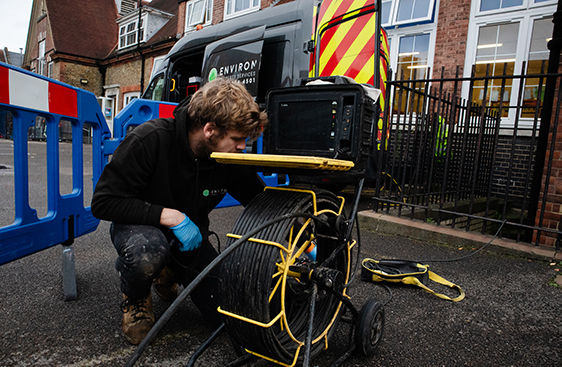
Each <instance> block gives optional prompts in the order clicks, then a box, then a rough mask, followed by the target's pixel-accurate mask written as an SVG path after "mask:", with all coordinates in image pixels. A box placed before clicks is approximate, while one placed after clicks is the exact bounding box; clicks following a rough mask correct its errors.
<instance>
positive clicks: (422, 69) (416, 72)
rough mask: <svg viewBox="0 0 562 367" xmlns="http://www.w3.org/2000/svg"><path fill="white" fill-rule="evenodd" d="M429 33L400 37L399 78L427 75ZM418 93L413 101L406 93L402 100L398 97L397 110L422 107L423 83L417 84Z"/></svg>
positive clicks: (395, 103)
mask: <svg viewBox="0 0 562 367" xmlns="http://www.w3.org/2000/svg"><path fill="white" fill-rule="evenodd" d="M429 38H430V37H429V34H422V35H416V36H407V37H402V38H400V41H399V46H398V70H397V72H398V75H397V79H399V80H400V79H402V80H412V79H416V80H417V79H423V78H426V77H427V70H428V64H427V63H428V55H429ZM416 91H417V92H416V94H415V96H414V100H413V101H412V100H411V99H410V98H409V97H406V95H403V96H402V100H399V99H396V100H395V102H394V109H395V111H400V112H401V113H406V112H414V113H418V112H420V111H417V110H418V109H419V108H420V103H419V97H420V96H421V94H420V92H421V93H423V85H422V84H421V83H418V84H417V85H416Z"/></svg>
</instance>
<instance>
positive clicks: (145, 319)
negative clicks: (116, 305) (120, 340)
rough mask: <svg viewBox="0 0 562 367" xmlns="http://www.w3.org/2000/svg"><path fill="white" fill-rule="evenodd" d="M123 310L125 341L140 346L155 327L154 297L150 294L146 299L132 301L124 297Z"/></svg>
mask: <svg viewBox="0 0 562 367" xmlns="http://www.w3.org/2000/svg"><path fill="white" fill-rule="evenodd" d="M121 310H122V311H123V333H124V335H125V339H127V341H128V342H129V343H131V344H135V345H137V344H140V342H142V340H143V339H144V337H145V336H146V334H148V332H149V331H150V329H152V326H153V325H154V313H153V312H152V296H151V295H150V294H149V295H148V297H146V298H141V299H132V298H130V297H128V296H126V295H123V302H122V303H121Z"/></svg>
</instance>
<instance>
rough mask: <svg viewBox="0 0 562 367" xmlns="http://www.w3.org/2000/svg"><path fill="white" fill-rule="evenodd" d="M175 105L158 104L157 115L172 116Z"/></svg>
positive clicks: (161, 116)
mask: <svg viewBox="0 0 562 367" xmlns="http://www.w3.org/2000/svg"><path fill="white" fill-rule="evenodd" d="M175 108H176V106H175V105H169V104H160V105H159V108H158V116H159V117H160V118H168V117H174V109H175Z"/></svg>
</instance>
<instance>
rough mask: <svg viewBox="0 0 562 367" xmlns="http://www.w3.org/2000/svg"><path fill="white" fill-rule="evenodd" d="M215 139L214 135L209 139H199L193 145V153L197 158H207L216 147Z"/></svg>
mask: <svg viewBox="0 0 562 367" xmlns="http://www.w3.org/2000/svg"><path fill="white" fill-rule="evenodd" d="M216 141H217V139H216V138H215V137H214V136H211V137H210V138H209V139H201V140H199V141H198V142H197V144H196V145H195V147H193V153H194V154H195V156H196V157H197V158H209V156H210V155H211V153H212V152H214V151H215V148H216V147H217V144H216Z"/></svg>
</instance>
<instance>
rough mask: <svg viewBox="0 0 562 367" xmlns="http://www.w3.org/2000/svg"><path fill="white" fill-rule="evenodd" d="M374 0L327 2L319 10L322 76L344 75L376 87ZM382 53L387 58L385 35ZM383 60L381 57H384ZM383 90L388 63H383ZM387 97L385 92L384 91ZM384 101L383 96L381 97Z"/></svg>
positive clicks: (312, 62)
mask: <svg viewBox="0 0 562 367" xmlns="http://www.w3.org/2000/svg"><path fill="white" fill-rule="evenodd" d="M373 8H374V4H373V1H372V0H325V1H324V2H323V3H322V6H321V8H320V14H319V18H318V19H319V20H318V25H319V27H318V29H319V34H320V37H321V43H320V62H319V64H320V69H319V73H318V75H319V76H330V75H344V76H348V77H350V78H353V79H355V81H357V82H358V83H369V84H374V54H375V52H374V49H375V48H374V45H375V29H376V27H375V13H374V12H373ZM382 33H383V35H382V38H381V39H382V41H383V42H381V51H383V52H381V54H384V55H388V41H387V38H386V34H385V32H384V31H383V32H382ZM381 58H382V57H381ZM310 62H311V64H310V74H309V75H310V76H311V77H313V76H314V75H315V55H314V54H312V55H311V59H310ZM380 69H381V87H382V88H381V89H383V88H384V81H386V70H387V63H386V62H381V67H380ZM382 92H383V93H382V95H383V96H384V89H383V91H382ZM382 98H383V99H384V97H382Z"/></svg>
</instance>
